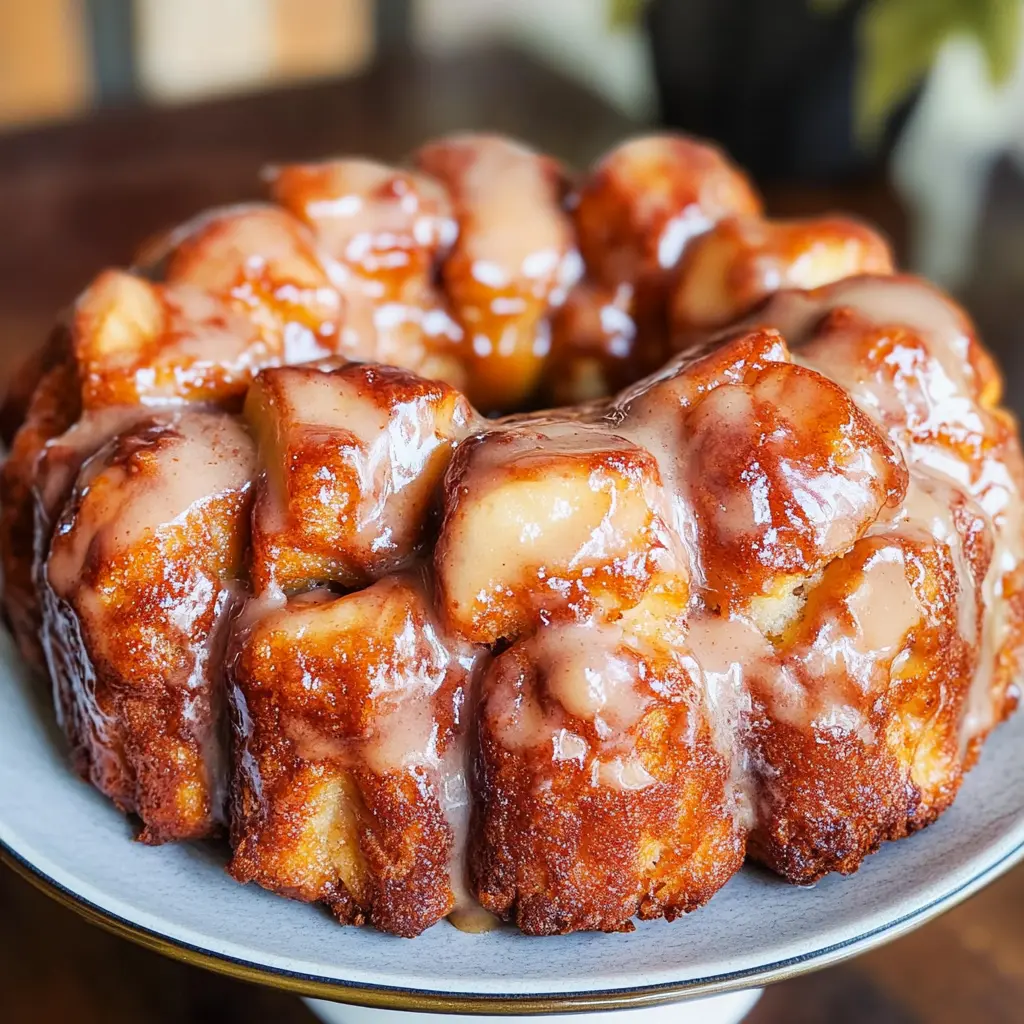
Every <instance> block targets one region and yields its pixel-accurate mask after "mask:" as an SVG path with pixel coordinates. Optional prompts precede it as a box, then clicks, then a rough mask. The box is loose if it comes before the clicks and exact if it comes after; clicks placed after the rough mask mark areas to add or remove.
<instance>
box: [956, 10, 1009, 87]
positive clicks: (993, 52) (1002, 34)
mask: <svg viewBox="0 0 1024 1024" xmlns="http://www.w3.org/2000/svg"><path fill="white" fill-rule="evenodd" d="M964 7H965V8H966V9H967V10H968V11H969V12H970V15H971V16H972V17H973V19H974V26H975V27H974V33H975V35H976V36H977V38H978V42H979V43H980V44H981V48H982V51H983V53H984V54H985V57H986V62H987V65H988V73H989V77H990V78H991V80H992V84H993V85H1002V84H1004V83H1005V82H1006V81H1007V80H1008V79H1009V77H1010V76H1011V75H1012V74H1013V69H1014V68H1015V67H1016V66H1017V59H1018V53H1019V49H1020V38H1021V7H1022V4H1021V2H1020V0H976V2H974V3H967V2H966V0H965V2H964Z"/></svg>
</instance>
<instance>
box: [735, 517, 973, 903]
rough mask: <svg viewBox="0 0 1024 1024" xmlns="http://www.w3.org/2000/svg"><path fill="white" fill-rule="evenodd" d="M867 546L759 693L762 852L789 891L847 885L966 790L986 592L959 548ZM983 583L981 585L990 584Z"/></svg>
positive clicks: (754, 739) (821, 589)
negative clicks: (967, 735)
mask: <svg viewBox="0 0 1024 1024" xmlns="http://www.w3.org/2000/svg"><path fill="white" fill-rule="evenodd" d="M956 548H957V544H956V541H954V543H953V547H949V546H946V545H937V544H936V543H935V542H933V541H931V540H928V539H923V538H922V539H921V540H917V539H912V537H911V536H906V535H900V534H891V535H882V536H873V537H866V538H863V539H862V540H860V541H858V542H857V544H855V545H854V547H853V548H852V550H851V551H850V552H849V553H848V554H847V555H845V556H844V557H843V558H840V559H837V560H836V561H834V562H832V563H831V564H830V565H829V566H828V567H827V568H826V569H825V571H824V573H823V574H822V577H821V580H820V582H819V583H818V584H817V585H816V586H815V587H814V588H813V589H811V590H810V592H809V593H808V595H807V603H806V606H805V608H804V610H803V613H802V615H801V616H800V619H799V621H798V622H797V623H795V624H794V625H793V626H792V627H791V628H790V629H789V630H788V631H787V633H786V634H785V636H783V637H782V638H781V641H780V643H779V645H778V652H777V653H778V657H779V658H780V661H781V665H780V666H779V667H778V668H777V669H775V670H774V671H772V670H766V671H765V673H764V676H763V679H762V680H761V681H759V680H757V679H756V678H755V682H754V687H753V698H754V715H753V719H754V724H753V728H752V731H751V744H752V746H751V755H752V761H753V763H754V764H755V765H757V766H758V770H757V771H758V775H759V790H758V792H759V811H760V820H759V824H758V827H757V828H756V829H755V830H754V832H753V833H752V835H751V839H750V847H751V853H752V855H753V856H754V857H755V858H756V859H757V860H759V861H761V862H762V863H764V864H766V865H768V866H769V867H770V868H772V869H773V870H774V871H777V872H778V873H779V874H781V875H782V876H783V877H785V878H786V879H788V880H789V881H791V882H798V883H801V884H805V883H809V882H814V881H816V880H817V879H819V878H821V877H822V876H823V875H825V874H826V873H828V872H829V871H841V872H843V873H844V874H849V873H850V872H852V871H855V870H856V869H857V867H858V866H859V865H860V863H861V861H862V860H863V859H864V857H866V856H867V855H868V854H870V853H873V852H874V851H875V850H877V849H878V847H879V845H880V844H881V843H882V842H883V841H884V840H890V839H899V838H901V837H902V836H905V835H907V834H908V833H910V832H913V831H916V830H917V829H919V828H922V827H924V826H925V825H927V824H929V823H930V822H931V821H933V820H934V819H935V818H936V817H937V816H938V815H939V814H940V813H941V812H942V811H943V810H945V808H946V807H948V806H949V804H950V803H951V802H952V800H953V797H954V796H955V795H956V792H957V789H958V788H959V785H960V781H961V777H962V773H963V767H964V765H963V762H962V760H961V749H962V748H961V743H960V734H959V733H960V719H961V714H962V712H963V709H964V703H965V699H966V696H967V690H968V688H969V685H970V682H969V681H970V676H971V672H972V670H973V668H974V665H975V660H976V655H977V634H976V632H975V630H974V629H973V626H974V625H975V624H976V623H979V622H980V620H979V618H978V613H979V605H980V601H979V598H980V594H979V592H978V588H977V586H972V589H971V590H969V591H967V592H964V591H963V590H961V589H960V588H959V586H958V574H957V568H956V562H957V560H958V559H961V558H963V557H964V555H963V552H962V551H961V550H956ZM979 582H980V581H979Z"/></svg>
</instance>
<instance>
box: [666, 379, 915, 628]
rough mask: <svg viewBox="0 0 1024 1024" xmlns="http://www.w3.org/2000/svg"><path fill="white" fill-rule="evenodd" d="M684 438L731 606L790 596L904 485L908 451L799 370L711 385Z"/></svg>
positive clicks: (716, 590)
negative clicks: (904, 454) (898, 447)
mask: <svg viewBox="0 0 1024 1024" xmlns="http://www.w3.org/2000/svg"><path fill="white" fill-rule="evenodd" d="M683 435H684V438H685V440H684V445H685V453H686V454H685V460H686V467H687V472H688V482H689V493H690V500H691V501H692V503H693V509H694V514H695V516H696V523H697V531H698V536H699V543H700V550H701V557H702V562H703V571H704V575H705V578H706V585H707V590H708V597H707V599H708V601H709V602H710V603H711V604H713V605H715V606H721V607H723V608H729V607H730V606H733V605H738V604H742V603H743V602H745V601H748V600H750V599H764V598H766V597H767V598H778V597H783V596H784V595H785V594H786V592H787V591H788V589H789V588H790V587H791V586H792V585H793V584H794V582H799V581H800V580H802V579H803V578H804V577H805V576H807V575H808V574H810V573H813V572H814V571H815V570H817V569H819V568H820V567H821V566H822V565H823V564H824V563H825V562H827V561H828V560H829V559H831V558H834V557H835V556H836V555H839V554H842V553H843V552H844V551H846V550H848V549H849V548H850V546H851V545H852V544H853V542H854V541H855V540H856V539H857V538H858V537H859V536H861V534H863V532H864V531H865V530H866V529H867V528H868V526H870V525H871V523H872V522H873V521H874V520H875V518H876V517H877V516H878V514H879V512H880V511H881V510H882V509H883V508H884V507H885V506H886V505H889V506H894V505H896V504H898V502H899V501H900V500H901V498H902V497H903V494H904V492H905V490H906V483H907V473H906V469H905V467H904V465H903V460H902V457H901V456H899V455H898V454H897V453H896V452H894V451H893V449H892V448H891V446H890V445H889V443H888V441H887V440H886V438H885V437H884V436H883V435H882V434H881V433H880V432H879V430H878V429H877V428H876V427H875V425H874V424H873V423H872V421H871V420H870V419H869V418H868V417H867V416H866V415H865V414H864V413H862V412H861V411H860V410H859V409H858V408H857V407H856V406H855V405H854V404H853V403H852V402H851V401H850V399H849V398H848V396H847V395H846V393H845V392H844V391H843V390H842V388H840V387H838V386H837V385H835V384H834V383H832V382H831V381H830V380H827V379H826V378H825V377H822V376H821V375H820V374H818V373H815V372H814V371H812V370H807V369H804V368H803V367H800V366H793V365H790V364H784V363H778V364H775V365H772V366H768V367H766V368H765V369H763V370H759V371H757V372H756V373H755V374H753V375H751V377H749V378H748V379H747V381H745V382H744V383H742V384H723V385H722V386H720V387H718V388H715V389H714V390H713V391H711V392H710V393H708V394H707V396H706V397H705V398H703V400H702V401H700V402H699V403H698V404H697V405H696V406H694V407H693V408H692V409H691V410H690V411H689V412H688V413H687V415H686V417H685V420H684V422H683ZM765 611H766V613H767V614H768V615H769V617H770V616H771V615H773V614H774V613H775V610H774V609H772V610H769V609H767V608H766V609H765Z"/></svg>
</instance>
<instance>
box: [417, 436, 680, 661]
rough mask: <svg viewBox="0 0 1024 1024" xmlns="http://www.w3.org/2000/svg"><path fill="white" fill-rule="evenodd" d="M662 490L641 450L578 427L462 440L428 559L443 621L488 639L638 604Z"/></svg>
mask: <svg viewBox="0 0 1024 1024" xmlns="http://www.w3.org/2000/svg"><path fill="white" fill-rule="evenodd" d="M660 484H661V477H660V474H659V471H658V466H657V463H656V462H655V460H654V458H653V456H651V454H650V453H649V452H646V451H644V450H643V449H642V448H639V447H637V446H636V445H634V444H633V443H631V442H630V441H627V440H626V439H625V438H623V437H619V436H616V435H615V434H613V433H610V432H608V431H605V430H603V429H599V428H594V427H591V426H589V425H587V424H584V423H580V424H573V423H564V422H563V423H560V422H550V423H547V424H545V423H544V422H543V421H537V422H536V423H526V424H524V425H522V426H520V427H509V428H507V429H505V430H496V431H493V432H491V433H486V434H481V435H479V436H477V437H474V438H471V439H470V440H469V441H466V442H464V443H463V444H462V445H461V446H460V448H459V449H458V451H457V452H456V454H455V458H454V460H453V462H452V465H451V467H450V469H449V471H448V475H447V477H446V479H445V516H444V523H443V525H442V528H441V535H440V537H439V539H438V542H437V546H436V548H435V554H434V565H435V569H436V572H437V577H438V584H439V590H440V595H441V601H442V604H443V607H444V609H445V613H446V615H447V617H448V621H449V622H450V623H451V624H452V625H453V626H454V627H455V628H456V629H458V630H459V631H460V632H461V633H462V634H463V635H464V636H466V637H468V638H469V639H470V640H473V641H476V642H478V643H493V642H494V641H496V640H499V639H501V638H504V637H508V638H511V637H515V636H517V635H518V634H519V633H521V632H522V631H524V630H527V629H530V628H532V627H534V626H536V625H538V624H539V623H540V622H543V621H545V619H547V618H548V617H550V616H551V615H554V614H579V613H581V612H582V613H586V612H587V611H589V610H590V609H592V608H601V609H604V610H605V611H606V612H612V611H614V610H615V609H617V608H628V607H630V606H632V605H634V604H636V603H637V602H638V601H639V600H640V598H641V597H642V596H643V594H644V591H645V590H646V589H647V586H648V584H649V583H650V580H651V577H652V574H653V573H654V572H655V571H657V569H658V566H659V563H660V562H661V561H663V560H665V559H666V557H667V556H668V555H669V546H670V544H671V541H670V540H669V539H668V537H667V531H666V529H665V525H664V521H663V519H662V516H661V513H660V506H661V502H662V497H661V490H660Z"/></svg>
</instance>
